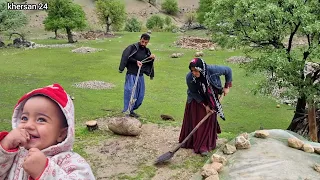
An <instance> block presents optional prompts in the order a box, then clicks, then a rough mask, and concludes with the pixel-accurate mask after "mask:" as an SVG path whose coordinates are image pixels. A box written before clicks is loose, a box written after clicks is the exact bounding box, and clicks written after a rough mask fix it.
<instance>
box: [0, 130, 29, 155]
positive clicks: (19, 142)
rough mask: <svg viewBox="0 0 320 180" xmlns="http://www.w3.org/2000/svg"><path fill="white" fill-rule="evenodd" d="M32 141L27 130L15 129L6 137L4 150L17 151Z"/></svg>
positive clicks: (3, 143)
mask: <svg viewBox="0 0 320 180" xmlns="http://www.w3.org/2000/svg"><path fill="white" fill-rule="evenodd" d="M29 140H30V135H29V133H28V132H27V131H26V130H25V129H21V128H15V129H13V130H12V131H10V133H9V134H8V135H7V136H6V137H4V138H3V139H2V141H1V145H2V147H3V148H4V149H6V150H9V149H15V148H18V147H19V146H24V145H25V144H26V143H27V142H28V141H29Z"/></svg>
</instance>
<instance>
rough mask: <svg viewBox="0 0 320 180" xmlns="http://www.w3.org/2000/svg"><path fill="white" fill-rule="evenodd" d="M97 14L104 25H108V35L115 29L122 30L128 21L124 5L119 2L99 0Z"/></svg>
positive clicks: (116, 0)
mask: <svg viewBox="0 0 320 180" xmlns="http://www.w3.org/2000/svg"><path fill="white" fill-rule="evenodd" d="M96 12H97V15H98V18H99V20H100V22H101V23H102V24H105V25H106V33H108V32H110V26H112V28H113V29H120V28H121V27H122V26H123V24H124V22H125V20H126V11H125V5H124V3H122V2H120V1H118V0H98V1H97V3H96Z"/></svg>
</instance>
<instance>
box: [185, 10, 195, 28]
mask: <svg viewBox="0 0 320 180" xmlns="http://www.w3.org/2000/svg"><path fill="white" fill-rule="evenodd" d="M195 21H196V14H195V13H194V12H188V13H187V14H186V16H185V22H186V24H187V25H188V27H189V28H190V27H191V25H192V23H194V22H195Z"/></svg>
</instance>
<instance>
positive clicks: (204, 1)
mask: <svg viewBox="0 0 320 180" xmlns="http://www.w3.org/2000/svg"><path fill="white" fill-rule="evenodd" d="M213 1H214V0H200V1H199V8H198V9H197V20H198V22H199V23H200V24H202V23H204V20H205V18H204V16H205V15H206V13H207V12H211V10H212V4H213Z"/></svg>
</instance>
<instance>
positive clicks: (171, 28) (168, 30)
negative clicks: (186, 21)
mask: <svg viewBox="0 0 320 180" xmlns="http://www.w3.org/2000/svg"><path fill="white" fill-rule="evenodd" d="M178 29H179V27H178V26H176V25H174V24H171V25H170V26H166V27H165V28H164V31H165V32H173V31H174V30H176V31H178Z"/></svg>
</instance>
